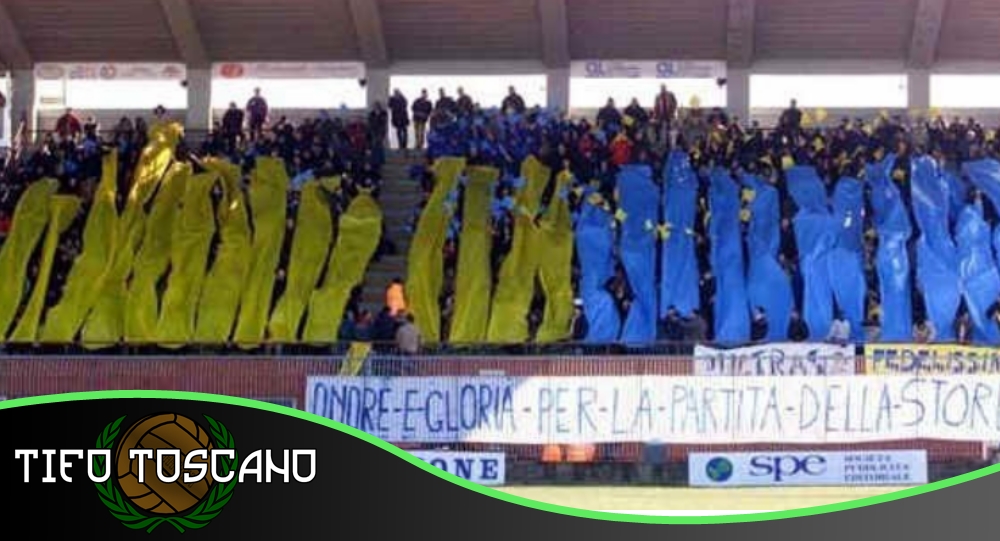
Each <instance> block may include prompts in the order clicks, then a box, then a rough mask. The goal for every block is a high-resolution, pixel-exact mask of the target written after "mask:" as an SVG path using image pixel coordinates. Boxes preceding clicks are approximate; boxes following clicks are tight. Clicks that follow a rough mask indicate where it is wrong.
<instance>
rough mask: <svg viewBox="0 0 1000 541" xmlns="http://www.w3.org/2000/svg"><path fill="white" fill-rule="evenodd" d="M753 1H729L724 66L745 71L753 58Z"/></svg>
mask: <svg viewBox="0 0 1000 541" xmlns="http://www.w3.org/2000/svg"><path fill="white" fill-rule="evenodd" d="M755 17H756V2H755V1H754V0H729V5H728V9H727V15H726V64H727V65H728V66H729V67H731V68H736V69H747V68H749V67H750V65H751V64H753V58H754V19H755Z"/></svg>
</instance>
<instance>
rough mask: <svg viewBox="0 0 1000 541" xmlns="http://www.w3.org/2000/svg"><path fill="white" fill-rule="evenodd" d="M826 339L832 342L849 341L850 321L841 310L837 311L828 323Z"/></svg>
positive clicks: (842, 343)
mask: <svg viewBox="0 0 1000 541" xmlns="http://www.w3.org/2000/svg"><path fill="white" fill-rule="evenodd" d="M826 340H827V341H828V342H832V343H834V344H841V345H844V344H847V343H849V342H850V341H851V323H850V322H849V321H847V318H846V317H845V316H844V313H843V312H840V311H838V312H837V315H836V317H834V318H833V323H832V324H831V325H830V332H829V333H827V335H826Z"/></svg>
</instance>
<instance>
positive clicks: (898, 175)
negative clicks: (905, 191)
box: [892, 169, 906, 182]
mask: <svg viewBox="0 0 1000 541" xmlns="http://www.w3.org/2000/svg"><path fill="white" fill-rule="evenodd" d="M892 178H893V179H895V180H898V181H900V182H902V181H903V180H904V179H905V178H906V171H904V170H902V169H896V170H895V171H893V172H892Z"/></svg>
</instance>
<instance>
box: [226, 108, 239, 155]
mask: <svg viewBox="0 0 1000 541" xmlns="http://www.w3.org/2000/svg"><path fill="white" fill-rule="evenodd" d="M242 134H243V111H241V110H240V108H239V107H237V106H236V102H231V103H230V104H229V109H227V110H226V114H224V115H222V137H223V138H225V140H226V151H227V152H232V151H233V149H234V148H236V143H237V141H238V140H239V139H240V137H241V136H242Z"/></svg>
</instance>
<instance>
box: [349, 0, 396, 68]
mask: <svg viewBox="0 0 1000 541" xmlns="http://www.w3.org/2000/svg"><path fill="white" fill-rule="evenodd" d="M348 9H349V10H350V12H351V20H352V21H354V31H355V34H357V39H358V48H359V49H361V58H362V59H363V60H364V61H365V65H366V66H367V67H368V68H369V69H371V68H374V69H385V68H387V67H388V66H389V51H388V49H387V48H386V46H385V32H383V30H382V15H381V13H380V12H379V7H378V2H376V1H374V0H349V1H348Z"/></svg>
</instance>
